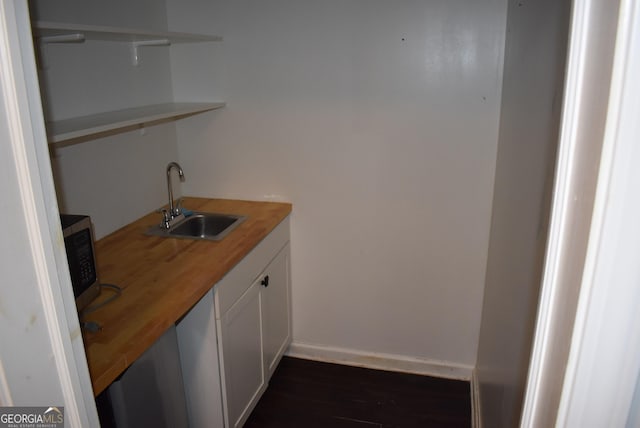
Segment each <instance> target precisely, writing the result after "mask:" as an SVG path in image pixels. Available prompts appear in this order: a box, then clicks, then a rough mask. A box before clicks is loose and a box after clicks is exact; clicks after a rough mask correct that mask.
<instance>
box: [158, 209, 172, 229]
mask: <svg viewBox="0 0 640 428" xmlns="http://www.w3.org/2000/svg"><path fill="white" fill-rule="evenodd" d="M160 212H161V213H162V222H161V223H160V227H161V228H162V229H169V227H170V225H171V214H170V213H169V210H168V209H166V208H162V209H161V210H160Z"/></svg>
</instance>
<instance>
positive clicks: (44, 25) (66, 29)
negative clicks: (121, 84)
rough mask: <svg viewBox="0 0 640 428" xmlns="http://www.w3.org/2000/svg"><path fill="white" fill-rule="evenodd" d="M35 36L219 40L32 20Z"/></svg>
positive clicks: (96, 38)
mask: <svg viewBox="0 0 640 428" xmlns="http://www.w3.org/2000/svg"><path fill="white" fill-rule="evenodd" d="M32 27H33V29H34V33H35V35H36V37H51V36H64V35H69V34H82V35H83V36H84V39H86V40H102V41H112V42H142V41H150V40H168V41H169V42H170V43H198V42H219V41H221V40H222V37H220V36H210V35H205V34H192V33H175V32H171V31H146V30H137V29H131V28H120V27H106V26H99V25H84V24H69V23H61V22H48V21H34V22H33V23H32Z"/></svg>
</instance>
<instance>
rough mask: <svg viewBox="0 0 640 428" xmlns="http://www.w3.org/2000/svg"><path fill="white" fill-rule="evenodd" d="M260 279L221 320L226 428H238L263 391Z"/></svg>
mask: <svg viewBox="0 0 640 428" xmlns="http://www.w3.org/2000/svg"><path fill="white" fill-rule="evenodd" d="M261 288H262V286H261V285H260V280H259V279H258V280H257V281H256V282H254V283H253V284H252V285H251V287H249V289H247V291H246V292H245V293H244V294H243V295H242V297H240V299H238V301H237V302H236V303H235V304H234V305H233V306H232V307H231V308H230V309H229V310H228V311H227V312H226V313H225V314H224V315H223V316H222V318H221V319H220V335H219V336H220V337H221V338H222V350H221V352H222V367H224V388H223V391H224V392H223V394H224V399H225V403H226V406H225V408H226V410H227V412H226V415H225V419H226V421H227V426H229V427H241V426H242V425H243V424H244V421H245V420H246V419H247V417H248V416H249V414H250V413H251V411H252V410H253V408H254V407H255V405H256V403H257V402H258V400H259V399H260V396H261V395H262V393H263V392H264V389H265V385H266V384H265V377H264V370H263V355H262V314H261V291H262V290H261Z"/></svg>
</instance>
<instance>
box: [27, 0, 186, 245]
mask: <svg viewBox="0 0 640 428" xmlns="http://www.w3.org/2000/svg"><path fill="white" fill-rule="evenodd" d="M30 4H31V13H32V15H33V17H34V18H35V19H40V20H44V21H59V22H71V23H81V24H95V25H107V26H123V27H131V28H140V29H149V30H153V29H159V30H162V29H166V26H167V21H166V9H165V6H164V3H161V2H157V1H153V0H138V1H135V2H127V1H120V2H108V3H105V2H101V1H98V0H90V1H86V0H82V1H79V0H63V1H56V2H50V1H46V0H44V1H43V0H37V1H33V0H32V1H31V3H30ZM41 57H43V59H44V63H43V64H44V65H45V68H43V69H41V70H40V82H41V91H42V94H43V98H44V100H45V116H46V117H47V119H48V120H59V119H66V118H69V117H75V116H83V115H88V114H94V113H99V112H104V111H110V110H117V109H123V108H130V107H137V106H142V105H146V104H154V103H161V102H168V101H171V100H172V98H173V95H172V87H171V73H170V62H169V50H168V48H149V49H145V50H144V51H143V52H142V62H141V64H140V65H139V66H138V67H135V66H133V65H132V63H131V53H130V50H129V45H127V44H124V43H108V42H97V41H87V42H85V43H83V44H75V43H74V44H52V45H46V46H44V47H43V48H42V49H41ZM177 157H178V155H177V145H176V133H175V125H174V124H173V123H167V124H163V125H158V126H152V127H148V128H146V129H145V130H144V131H133V132H126V133H120V134H116V135H113V136H109V137H103V138H100V139H89V141H88V142H82V143H80V144H75V145H70V146H64V147H60V146H56V147H55V148H54V149H52V150H51V159H52V164H53V170H54V176H55V180H56V187H57V194H58V203H59V205H60V210H61V212H67V213H73V214H89V215H91V218H92V220H93V223H94V226H95V232H96V235H97V237H98V238H100V237H102V236H104V235H106V234H108V233H110V232H112V231H114V230H116V229H118V228H119V227H121V226H123V225H125V224H127V223H130V222H131V221H133V220H135V219H137V218H139V217H140V216H142V215H143V214H147V213H148V212H150V211H152V210H154V209H156V208H158V207H160V206H161V205H163V204H165V203H167V191H166V181H165V167H166V165H167V163H169V162H171V161H173V160H177ZM176 193H177V194H180V190H179V189H177V192H176Z"/></svg>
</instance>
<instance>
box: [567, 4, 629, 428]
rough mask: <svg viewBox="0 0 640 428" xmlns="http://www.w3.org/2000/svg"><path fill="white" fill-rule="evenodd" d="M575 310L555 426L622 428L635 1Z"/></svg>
mask: <svg viewBox="0 0 640 428" xmlns="http://www.w3.org/2000/svg"><path fill="white" fill-rule="evenodd" d="M619 17H620V22H619V23H618V35H617V42H616V50H615V57H614V68H613V75H612V84H611V95H610V99H609V113H608V120H607V128H606V132H605V139H604V145H603V153H602V160H601V166H600V173H599V180H598V190H597V195H596V203H595V207H594V217H593V221H592V227H591V235H590V236H591V239H590V242H589V249H588V253H587V260H586V264H585V270H584V277H583V282H582V289H581V293H580V300H579V304H578V311H577V315H576V321H575V326H574V332H573V337H572V341H571V354H570V357H569V362H568V364H567V370H566V375H565V382H564V386H563V394H562V400H561V402H560V408H559V411H558V419H557V426H610V427H621V426H625V425H626V423H627V421H628V416H629V411H630V409H631V403H632V397H633V394H634V390H635V386H636V381H637V379H638V376H639V373H640V335H638V330H637V329H638V325H640V313H639V312H638V304H640V288H638V281H639V280H640V265H639V264H638V254H640V252H639V251H638V250H639V247H640V227H638V218H640V200H639V198H638V189H639V188H640V169H639V168H638V167H637V165H638V164H640V146H638V144H637V143H638V141H640V125H639V123H638V117H640V81H638V79H637V76H638V75H639V74H640V58H638V56H637V55H634V54H635V53H637V52H638V49H640V4H639V3H638V1H637V0H622V1H621V4H620V14H619Z"/></svg>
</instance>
